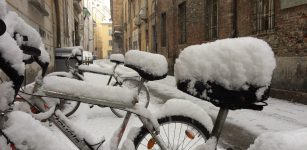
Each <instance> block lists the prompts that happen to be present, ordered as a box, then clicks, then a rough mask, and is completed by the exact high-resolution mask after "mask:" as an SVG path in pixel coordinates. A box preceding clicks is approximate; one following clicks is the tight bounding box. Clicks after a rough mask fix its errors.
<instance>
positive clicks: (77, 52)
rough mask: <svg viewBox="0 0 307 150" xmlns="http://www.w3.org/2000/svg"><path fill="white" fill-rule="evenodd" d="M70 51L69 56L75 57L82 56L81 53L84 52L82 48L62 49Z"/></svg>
mask: <svg viewBox="0 0 307 150" xmlns="http://www.w3.org/2000/svg"><path fill="white" fill-rule="evenodd" d="M65 48H67V49H72V51H71V55H72V56H76V55H82V51H84V49H83V47H82V46H74V47H63V49H65Z"/></svg>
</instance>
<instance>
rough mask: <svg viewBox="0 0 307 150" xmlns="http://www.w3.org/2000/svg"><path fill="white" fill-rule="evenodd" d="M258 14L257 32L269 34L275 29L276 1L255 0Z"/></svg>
mask: <svg viewBox="0 0 307 150" xmlns="http://www.w3.org/2000/svg"><path fill="white" fill-rule="evenodd" d="M254 1H255V5H254V6H255V14H256V25H255V27H256V32H257V33H260V32H267V31H272V30H273V29H274V25H275V24H274V0H254Z"/></svg>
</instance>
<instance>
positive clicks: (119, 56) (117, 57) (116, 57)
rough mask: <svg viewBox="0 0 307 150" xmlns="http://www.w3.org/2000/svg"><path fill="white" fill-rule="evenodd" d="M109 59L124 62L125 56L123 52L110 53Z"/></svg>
mask: <svg viewBox="0 0 307 150" xmlns="http://www.w3.org/2000/svg"><path fill="white" fill-rule="evenodd" d="M110 60H111V61H112V60H113V61H118V62H124V61H125V57H124V55H123V54H112V55H110Z"/></svg>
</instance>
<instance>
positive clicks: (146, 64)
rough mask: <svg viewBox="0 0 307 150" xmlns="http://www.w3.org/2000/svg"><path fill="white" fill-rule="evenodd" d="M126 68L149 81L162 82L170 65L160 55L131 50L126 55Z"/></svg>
mask: <svg viewBox="0 0 307 150" xmlns="http://www.w3.org/2000/svg"><path fill="white" fill-rule="evenodd" d="M125 66H127V67H129V68H131V69H133V70H135V71H136V72H138V73H139V75H140V76H141V77H142V78H143V79H145V80H148V81H153V80H160V79H163V78H165V77H166V76H167V69H168V64H167V61H166V58H165V57H164V56H163V55H160V54H153V53H149V52H143V51H139V50H130V51H128V52H127V53H126V55H125Z"/></svg>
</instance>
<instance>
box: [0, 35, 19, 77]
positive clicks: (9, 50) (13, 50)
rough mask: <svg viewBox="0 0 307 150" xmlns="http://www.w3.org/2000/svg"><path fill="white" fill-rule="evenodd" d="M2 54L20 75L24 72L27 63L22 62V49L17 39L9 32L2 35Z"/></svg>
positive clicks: (0, 46)
mask: <svg viewBox="0 0 307 150" xmlns="http://www.w3.org/2000/svg"><path fill="white" fill-rule="evenodd" d="M0 54H1V56H2V57H3V58H4V59H5V60H6V61H7V62H9V63H10V65H11V66H12V67H13V68H14V69H15V70H17V71H18V74H19V75H23V74H24V70H25V65H24V63H23V62H22V60H23V59H22V58H23V55H22V51H21V50H20V49H19V47H18V46H17V43H16V41H15V40H14V39H13V38H12V37H11V36H10V35H9V34H8V33H7V32H6V33H4V34H3V35H2V36H0Z"/></svg>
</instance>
